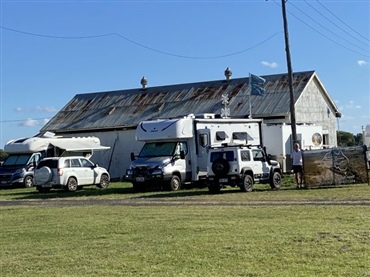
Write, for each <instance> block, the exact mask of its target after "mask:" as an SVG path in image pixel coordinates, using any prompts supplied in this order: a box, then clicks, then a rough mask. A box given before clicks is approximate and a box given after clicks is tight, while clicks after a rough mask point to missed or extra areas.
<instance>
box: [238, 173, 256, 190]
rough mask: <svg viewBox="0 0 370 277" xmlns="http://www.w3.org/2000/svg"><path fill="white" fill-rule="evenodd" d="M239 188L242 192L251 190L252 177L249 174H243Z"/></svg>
mask: <svg viewBox="0 0 370 277" xmlns="http://www.w3.org/2000/svg"><path fill="white" fill-rule="evenodd" d="M240 189H241V190H242V191H244V192H251V191H253V178H252V176H251V175H245V176H244V178H243V183H242V184H241V185H240Z"/></svg>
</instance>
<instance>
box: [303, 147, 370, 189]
mask: <svg viewBox="0 0 370 277" xmlns="http://www.w3.org/2000/svg"><path fill="white" fill-rule="evenodd" d="M303 169H304V179H305V184H306V186H307V187H322V186H335V185H340V184H356V183H357V184H358V183H368V181H369V180H368V166H367V160H366V146H356V147H343V148H330V149H320V150H309V151H304V152H303Z"/></svg>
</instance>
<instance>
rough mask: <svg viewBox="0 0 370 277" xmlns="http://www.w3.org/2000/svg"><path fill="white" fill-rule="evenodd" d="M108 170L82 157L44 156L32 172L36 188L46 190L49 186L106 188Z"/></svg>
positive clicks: (75, 188) (72, 189)
mask: <svg viewBox="0 0 370 277" xmlns="http://www.w3.org/2000/svg"><path fill="white" fill-rule="evenodd" d="M109 180H110V176H109V173H108V171H107V170H106V169H105V168H103V167H99V166H97V165H96V164H94V163H92V162H91V161H90V160H88V159H86V158H84V157H54V158H45V159H43V160H41V161H40V163H39V164H38V165H37V167H36V170H35V173H34V181H35V186H36V189H37V190H38V191H40V192H47V191H49V190H50V189H51V188H58V187H63V188H64V189H66V190H68V191H76V190H77V189H78V188H79V187H82V186H88V185H96V186H98V187H100V188H103V189H104V188H108V186H109Z"/></svg>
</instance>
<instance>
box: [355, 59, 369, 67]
mask: <svg viewBox="0 0 370 277" xmlns="http://www.w3.org/2000/svg"><path fill="white" fill-rule="evenodd" d="M357 64H358V65H359V66H363V65H367V62H366V61H362V60H360V61H357Z"/></svg>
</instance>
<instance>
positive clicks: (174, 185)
mask: <svg viewBox="0 0 370 277" xmlns="http://www.w3.org/2000/svg"><path fill="white" fill-rule="evenodd" d="M168 187H169V190H171V191H177V190H180V189H181V180H180V178H179V177H178V176H176V175H173V176H172V178H171V180H170V183H169V185H168Z"/></svg>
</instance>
